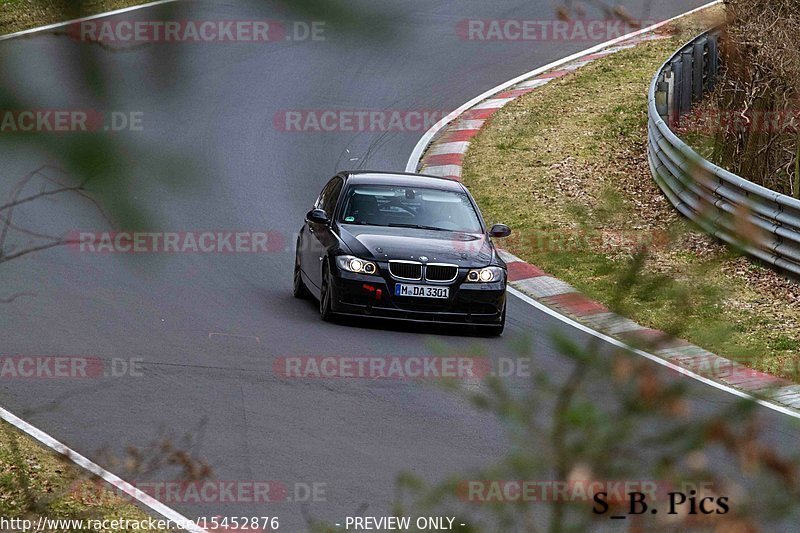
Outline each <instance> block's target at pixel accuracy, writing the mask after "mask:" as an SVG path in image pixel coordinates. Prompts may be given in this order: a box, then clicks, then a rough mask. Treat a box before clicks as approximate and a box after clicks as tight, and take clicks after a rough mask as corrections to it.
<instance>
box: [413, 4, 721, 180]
mask: <svg viewBox="0 0 800 533" xmlns="http://www.w3.org/2000/svg"><path fill="white" fill-rule="evenodd" d="M722 1H723V0H714V1H713V2H710V3H708V4H705V5H703V6H700V7H698V8H695V9H692V10H691V11H687V12H686V13H684V14H682V15H678V16H677V17H673V18H671V19H668V20H664V21H662V22H659V23H658V24H653V25H652V26H648V27H647V28H643V29H641V30H637V31H634V32H631V33H628V34H626V35H623V36H621V37H617V38H616V39H611V40H610V41H606V42H604V43H602V44H598V45H596V46H593V47H591V48H589V49H587V50H584V51H583V52H578V53H575V54H572V55H571V56H568V57H565V58H563V59H559V60H558V61H554V62H552V63H550V64H548V65H545V66H543V67H539V68H537V69H534V70H531V71H530V72H527V73H525V74H522V75H521V76H517V77H516V78H514V79H512V80H509V81H507V82H505V83H501V84H500V85H498V86H497V87H495V88H494V89H489V90H488V91H486V92H485V93H483V94H481V95H480V96H477V97H475V98H473V99H472V100H470V101H469V102H467V103H466V104H464V105H462V106H461V107H459V108H458V109H456V110H455V111H453V112H452V113H450V114H449V115H447V116H446V117H444V118H443V119H442V120H440V121H439V122H437V123H436V124H434V126H433V127H432V128H431V129H429V130H428V131H427V132H425V135H423V136H422V138H421V139H420V140H419V142H418V143H417V145H416V146H415V147H414V151H413V152H411V157H410V158H409V160H408V164H407V165H406V172H417V168H418V167H419V163H420V160H421V159H422V154H423V153H425V150H426V149H427V147H428V145H429V144H430V142H431V140H432V139H433V138H434V137H435V136H436V134H437V133H439V131H441V130H442V128H444V127H445V126H447V125H448V124H450V123H451V122H453V121H454V120H455V119H457V118H458V117H460V116H461V115H462V114H463V113H464V112H465V111H467V110H468V109H470V108H472V107H474V106H475V105H477V104H479V103H481V102H482V101H484V100H486V99H488V98H489V97H491V96H494V95H495V94H497V93H499V92H501V91H503V90H505V89H508V88H509V87H513V86H514V85H516V84H518V83H521V82H523V81H525V80H527V79H528V78H532V77H533V76H537V75H539V74H542V73H544V72H547V71H548V70H550V69H553V68H555V67H559V66H561V65H564V64H566V63H569V62H571V61H575V60H576V59H580V58H581V57H583V56H587V55H591V54H594V53H595V52H599V51H601V50H603V49H604V48H608V47H609V46H613V45H615V44H617V43H621V42H623V41H627V40H628V39H632V38H634V37H637V36H639V35H643V34H645V33H649V32H651V31H653V30H657V29H658V28H661V27H662V26H666V25H667V24H669V23H670V22H675V21H676V20H678V19H681V18H683V17H687V16H689V15H693V14H694V13H697V12H699V11H702V10H704V9H707V8H709V7H711V6H715V5H717V4H721V3H722Z"/></svg>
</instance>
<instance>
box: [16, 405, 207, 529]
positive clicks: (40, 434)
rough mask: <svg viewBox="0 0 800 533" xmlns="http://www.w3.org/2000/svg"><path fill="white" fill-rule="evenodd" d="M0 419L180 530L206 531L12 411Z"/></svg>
mask: <svg viewBox="0 0 800 533" xmlns="http://www.w3.org/2000/svg"><path fill="white" fill-rule="evenodd" d="M0 418H2V419H3V420H5V421H6V422H8V423H9V424H11V425H12V426H14V427H16V428H17V429H19V430H20V431H23V432H24V433H27V434H28V435H30V436H31V437H33V438H34V439H36V440H38V441H39V442H41V443H42V444H44V445H45V446H47V447H48V448H50V449H52V450H54V451H56V452H58V453H60V454H61V455H63V456H65V457H66V458H67V459H69V460H70V461H72V462H73V463H75V464H76V465H78V466H80V467H81V468H83V469H84V470H87V471H89V472H91V473H92V474H94V475H96V476H98V477H100V478H102V479H103V481H105V482H107V483H109V484H110V485H112V486H114V487H116V488H117V489H119V490H121V491H122V492H124V493H125V494H127V495H128V496H130V497H132V498H134V499H136V500H137V501H139V502H141V503H142V504H143V505H146V506H147V507H149V508H150V509H152V510H153V511H155V512H156V513H158V514H159V515H161V516H162V517H164V518H166V519H167V520H171V521H172V522H173V523H174V525H175V526H177V527H178V528H180V529H184V530H186V531H191V532H193V533H194V532H197V533H204V532H205V530H204V529H202V528H201V527H200V526H198V525H197V524H195V523H194V522H192V521H191V520H189V519H188V518H186V517H185V516H183V515H182V514H180V513H178V512H177V511H175V510H173V509H171V508H170V507H167V506H166V505H164V504H163V503H161V502H160V501H158V500H156V499H155V498H153V497H152V496H150V495H149V494H147V493H146V492H143V491H142V490H140V489H137V488H136V487H134V486H133V485H131V484H130V483H128V482H127V481H125V480H123V479H122V478H120V477H119V476H117V475H115V474H112V473H111V472H109V471H108V470H106V469H104V468H103V467H101V466H99V465H97V464H96V463H93V462H92V461H90V460H89V459H87V458H86V457H84V456H83V455H81V454H79V453H78V452H76V451H75V450H73V449H71V448H69V447H68V446H66V445H65V444H62V443H61V442H59V441H57V440H56V439H54V438H53V437H51V436H50V435H48V434H47V433H45V432H44V431H42V430H40V429H38V428H36V427H34V426H32V425H31V424H29V423H27V422H25V421H24V420H22V419H21V418H19V417H18V416H16V415H14V414H13V413H11V412H10V411H8V410H6V409H3V408H2V407H0Z"/></svg>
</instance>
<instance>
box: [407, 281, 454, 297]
mask: <svg viewBox="0 0 800 533" xmlns="http://www.w3.org/2000/svg"><path fill="white" fill-rule="evenodd" d="M394 295H395V296H411V297H414V298H441V299H447V298H449V297H450V288H449V287H431V286H428V285H405V284H403V283H398V284H397V285H395V286H394Z"/></svg>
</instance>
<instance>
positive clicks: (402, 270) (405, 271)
mask: <svg viewBox="0 0 800 533" xmlns="http://www.w3.org/2000/svg"><path fill="white" fill-rule="evenodd" d="M389 272H390V273H391V274H392V276H394V277H396V278H398V279H408V280H414V281H419V280H421V279H422V263H410V262H405V261H389Z"/></svg>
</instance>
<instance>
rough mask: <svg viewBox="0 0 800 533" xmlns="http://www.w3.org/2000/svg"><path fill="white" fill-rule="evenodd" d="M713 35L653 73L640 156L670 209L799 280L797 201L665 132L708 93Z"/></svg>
mask: <svg viewBox="0 0 800 533" xmlns="http://www.w3.org/2000/svg"><path fill="white" fill-rule="evenodd" d="M717 45H718V33H716V32H714V31H711V32H707V33H704V34H702V35H700V36H699V37H697V38H695V39H694V40H693V41H691V42H690V43H689V44H687V45H686V46H684V47H683V48H681V49H680V50H678V51H677V52H676V53H675V54H674V55H673V56H672V57H671V58H669V60H667V62H666V63H664V65H663V66H662V67H661V69H660V70H659V71H658V73H657V74H656V76H655V78H654V79H653V82H652V84H651V85H650V91H649V93H648V100H649V102H648V115H649V120H648V159H649V161H650V171H651V172H652V174H653V178H654V179H655V181H656V183H657V184H658V186H659V187H661V190H663V191H664V194H665V195H666V196H667V198H668V199H669V201H670V202H671V203H672V205H674V206H675V208H676V209H678V211H680V212H681V213H682V214H683V215H684V216H686V217H687V218H689V219H690V220H692V221H693V222H695V223H696V224H697V225H699V226H700V227H701V228H703V229H704V230H705V231H707V232H708V233H710V234H712V235H713V236H715V237H717V238H718V239H721V240H723V241H725V242H727V243H729V244H731V245H734V246H736V247H738V248H740V249H742V250H743V251H744V252H746V253H748V254H750V255H752V256H753V257H756V258H758V259H760V260H762V261H765V262H766V263H769V264H770V265H773V266H775V267H777V268H780V269H783V270H786V271H788V272H791V273H792V274H795V275H798V276H800V200H797V199H795V198H792V197H790V196H786V195H784V194H780V193H777V192H775V191H772V190H769V189H767V188H765V187H762V186H760V185H756V184H755V183H753V182H751V181H748V180H746V179H744V178H742V177H740V176H737V175H736V174H733V173H731V172H728V171H727V170H725V169H722V168H720V167H718V166H717V165H715V164H713V163H711V162H710V161H707V160H705V159H703V158H702V157H701V156H700V155H699V154H698V153H697V152H695V151H694V150H693V149H692V148H690V147H689V146H688V145H686V143H684V142H683V141H681V140H680V139H679V138H678V137H677V136H676V135H675V133H674V132H673V131H672V130H671V129H670V126H669V125H670V124H675V123H676V121H677V119H678V118H679V117H680V116H681V115H684V114H687V113H689V111H690V110H691V107H692V103H693V102H694V101H696V100H699V99H700V98H702V96H703V95H704V94H705V93H706V92H709V91H711V90H713V89H714V86H715V84H716V79H717V72H718V70H719V51H718V46H717Z"/></svg>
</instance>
